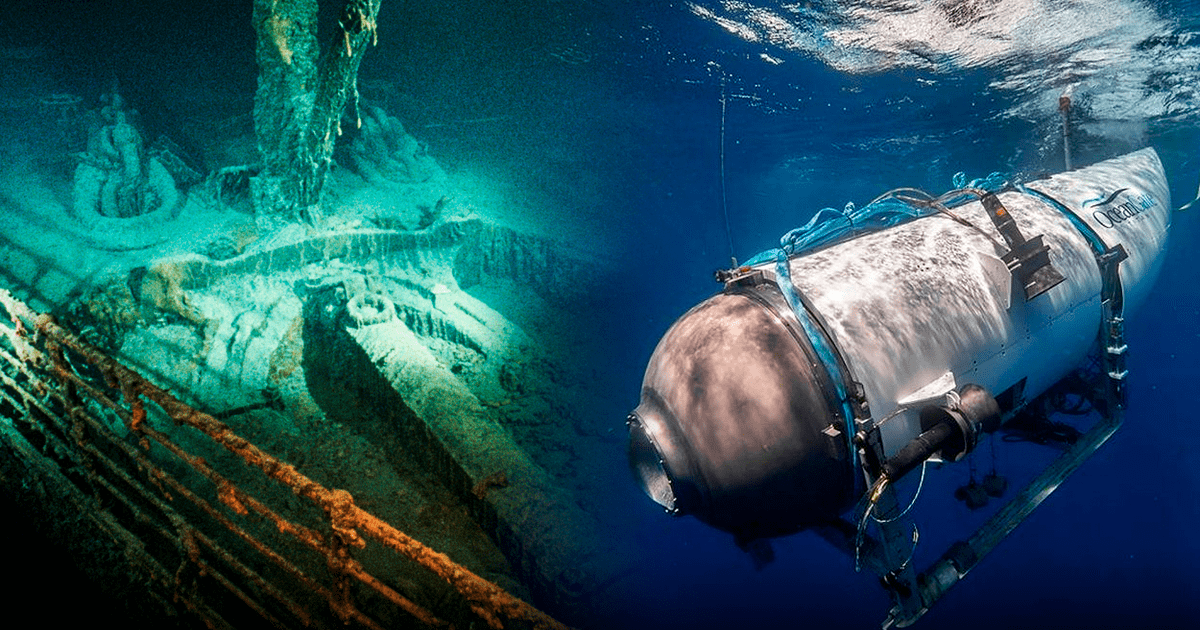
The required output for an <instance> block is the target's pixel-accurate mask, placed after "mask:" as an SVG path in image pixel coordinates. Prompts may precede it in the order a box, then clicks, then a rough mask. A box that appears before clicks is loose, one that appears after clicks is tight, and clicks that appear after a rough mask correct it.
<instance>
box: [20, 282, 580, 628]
mask: <svg viewBox="0 0 1200 630" xmlns="http://www.w3.org/2000/svg"><path fill="white" fill-rule="evenodd" d="M0 306H3V307H4V309H5V310H6V311H7V313H6V315H7V316H6V317H3V318H0V320H7V321H8V322H11V325H9V324H7V323H0V333H2V334H3V337H4V338H5V339H6V340H7V342H8V343H7V344H0V406H4V407H11V411H12V413H11V414H8V415H11V416H17V418H14V422H13V424H14V426H17V424H18V423H19V424H20V425H21V426H20V428H21V429H23V430H22V431H21V433H22V434H23V435H26V434H27V435H30V436H31V437H34V438H35V439H34V440H33V442H35V443H40V450H41V452H42V455H43V456H44V457H46V458H48V459H50V460H53V461H55V462H57V465H58V467H59V468H61V469H63V472H64V473H65V474H66V475H67V478H69V479H71V480H72V481H73V482H75V483H74V485H75V486H77V487H78V488H79V489H80V490H81V491H82V492H83V493H85V494H90V495H92V497H94V499H93V500H92V501H91V503H92V505H91V506H89V507H90V508H91V509H92V510H93V511H94V512H96V513H97V515H98V518H96V519H94V520H96V521H98V522H99V523H100V524H101V527H102V528H103V529H104V530H105V531H106V532H107V533H108V534H109V535H110V537H111V538H112V539H113V540H114V541H116V543H117V544H118V545H120V546H122V547H123V548H124V549H125V552H126V555H127V556H128V557H129V558H130V561H131V562H132V563H133V564H134V566H135V567H137V568H140V569H143V570H145V571H146V572H148V573H149V575H150V577H151V579H152V580H153V581H154V582H157V584H158V585H159V586H160V587H162V588H163V589H164V590H165V591H166V592H169V593H170V598H171V599H172V600H174V601H175V602H179V603H180V604H181V605H182V606H183V608H184V609H186V610H189V611H191V612H192V613H194V614H196V615H198V616H199V617H200V618H201V619H202V620H203V621H204V622H205V623H206V625H208V626H209V627H216V628H232V627H236V626H238V625H240V623H239V621H238V620H237V619H233V620H230V619H226V618H224V616H223V614H222V613H227V611H229V610H231V609H234V608H236V606H235V605H234V603H235V602H240V603H241V604H242V605H243V606H244V609H243V610H249V611H251V612H252V613H253V614H254V615H257V616H258V617H259V618H261V620H263V621H265V622H266V623H268V624H270V625H271V626H274V627H280V628H286V627H294V626H305V627H309V626H316V627H338V626H343V625H345V624H357V625H358V626H361V627H366V628H371V629H372V630H375V629H380V630H381V629H382V628H384V627H385V626H387V625H391V624H393V623H395V624H398V625H404V626H425V627H447V626H449V627H453V626H452V624H451V623H449V622H447V621H445V620H443V619H441V618H439V617H438V616H436V615H435V614H434V613H432V612H430V611H429V610H427V609H425V608H424V607H422V606H420V605H418V604H416V603H414V602H413V601H410V600H409V599H408V598H406V597H405V596H403V595H401V594H400V593H399V592H397V591H396V590H395V589H393V588H392V587H390V586H388V585H387V584H385V583H384V582H383V581H382V580H380V579H379V578H377V577H375V576H373V575H372V574H370V573H368V571H367V570H366V569H365V568H364V566H363V565H362V563H361V562H360V561H359V560H357V559H356V558H355V557H353V554H352V550H353V549H362V548H364V547H365V546H366V544H367V539H372V540H374V541H377V542H378V543H380V544H381V545H382V546H383V547H385V548H387V549H388V550H390V551H391V552H393V553H394V554H399V555H400V556H403V557H405V558H407V559H409V560H411V561H412V562H415V563H416V564H419V565H421V566H422V567H424V568H425V569H427V570H428V571H431V572H432V573H433V574H435V575H436V576H438V577H440V578H441V579H442V580H444V581H445V582H447V583H449V584H450V585H451V586H452V587H453V588H454V589H455V590H456V591H457V592H458V594H459V595H461V598H462V601H461V602H459V603H458V604H450V606H452V607H454V606H457V607H458V609H460V610H461V609H463V608H464V607H465V608H469V610H470V611H471V613H473V614H474V615H476V616H478V617H479V618H481V619H482V620H484V621H485V622H486V623H487V624H488V625H489V626H490V627H492V628H503V627H504V623H503V622H502V620H509V621H515V622H517V625H518V626H519V627H530V628H536V629H539V630H541V629H552V630H566V626H565V625H563V624H562V623H560V622H558V621H556V620H555V619H553V618H551V617H549V616H548V615H546V614H545V613H543V612H541V611H539V610H537V609H536V608H534V607H533V606H531V605H529V604H527V603H526V602H524V601H522V600H520V599H518V598H516V597H514V596H512V595H511V594H509V593H508V592H506V591H504V590H503V589H501V588H500V587H498V586H496V585H495V584H493V583H492V582H489V581H487V580H485V579H483V578H481V577H479V576H478V575H476V574H474V573H472V572H471V571H469V570H468V569H466V568H464V567H463V566H461V565H458V564H456V563H454V562H453V561H451V560H450V559H449V558H448V557H447V556H445V555H444V554H441V553H439V552H437V551H434V550H433V549H431V548H429V547H427V546H426V545H424V544H422V543H421V542H420V541H417V540H415V539H413V538H412V537H410V536H408V535H407V534H405V533H404V532H401V531H399V530H397V529H396V528H394V527H392V526H391V525H389V524H388V523H387V522H385V521H383V520H381V519H379V518H378V517H375V516H373V515H372V514H370V513H368V512H367V511H365V510H363V509H362V508H360V507H359V506H358V505H357V504H356V503H355V501H354V498H353V497H352V496H351V495H350V493H348V492H346V491H344V490H337V489H328V488H325V487H324V486H322V485H320V484H318V483H316V482H314V481H313V480H311V479H309V478H308V477H306V476H305V475H303V474H301V473H300V472H299V471H297V470H296V468H295V467H293V466H292V465H290V464H288V463H286V462H284V461H281V460H279V459H277V458H275V457H273V456H271V455H270V454H268V453H266V452H264V451H262V450H261V449H259V448H258V447H257V446H255V445H254V444H252V443H250V442H248V441H247V440H245V439H243V438H241V437H239V436H238V435H236V434H235V433H234V432H233V431H232V430H231V429H230V428H229V427H228V426H227V425H225V424H224V423H222V422H221V421H219V420H217V419H215V418H213V417H212V416H210V415H208V414H206V413H204V412H201V411H198V410H196V409H193V408H192V407H189V406H188V405H186V404H184V403H182V402H180V401H179V400H178V399H176V398H175V397H174V396H172V395H171V394H170V393H168V392H166V391H164V390H163V389H161V388H159V387H157V386H156V385H154V384H153V383H151V382H149V381H148V380H146V379H145V378H144V377H142V376H141V375H139V374H138V373H136V372H134V371H133V370H131V369H129V368H128V367H125V366H124V365H122V364H120V363H118V362H117V361H115V360H114V359H112V358H111V357H108V356H107V355H105V354H104V353H103V352H101V351H100V350H98V349H97V348H95V347H93V346H91V345H89V344H87V343H86V342H84V341H82V340H81V339H79V338H78V337H76V336H75V335H74V334H72V333H70V332H68V331H67V330H65V329H63V328H62V327H61V326H59V325H58V324H56V323H55V322H54V321H53V319H52V318H51V317H50V316H48V315H44V314H39V313H36V312H34V311H32V310H31V309H30V308H29V307H27V306H26V305H25V304H23V303H22V302H20V301H19V300H17V299H15V298H14V297H13V296H12V295H11V294H10V293H9V292H8V291H6V290H0ZM150 405H153V406H156V407H157V408H158V409H159V410H161V412H162V413H163V414H165V416H166V417H169V418H170V419H171V420H173V421H174V423H175V424H176V425H177V426H181V427H182V426H187V427H191V428H193V429H195V430H196V431H198V432H199V436H197V437H196V439H201V440H203V439H204V438H202V437H200V436H207V438H208V440H211V442H212V443H213V444H216V445H219V447H221V448H223V449H224V450H226V451H228V452H229V453H232V454H234V455H236V456H238V457H239V458H241V459H242V460H243V461H245V462H246V464H248V465H249V466H251V467H252V468H257V469H258V470H260V471H261V472H262V473H263V474H265V475H266V477H268V478H270V479H271V480H273V481H274V482H277V484H280V485H281V486H282V487H283V488H286V489H289V490H290V491H291V493H292V494H294V495H296V496H298V497H301V498H303V499H306V500H307V501H308V502H310V503H311V504H312V505H313V506H316V508H317V509H319V511H320V512H321V516H320V517H318V520H319V521H320V523H321V525H320V526H319V527H314V526H311V525H305V524H301V523H299V522H296V521H294V520H289V518H288V517H285V516H284V515H283V514H281V513H280V512H278V511H276V510H273V509H272V508H270V507H268V503H267V500H265V499H264V500H260V499H259V498H256V497H255V496H252V495H251V494H250V493H249V492H248V491H246V490H243V489H242V488H241V487H239V486H237V485H235V483H233V481H231V480H230V479H229V478H228V477H227V476H226V475H224V474H222V473H221V472H218V470H217V469H216V468H214V466H213V465H211V464H210V463H209V462H208V461H206V460H205V459H204V458H203V457H200V456H198V455H195V454H193V453H191V452H189V451H188V450H187V449H186V448H184V447H183V446H181V445H180V443H178V442H182V441H183V440H172V439H171V437H170V436H168V435H167V434H164V433H163V432H160V431H158V430H156V429H154V428H153V427H152V426H150V424H151V423H150V422H148V421H147V413H148V411H150V412H151V413H156V412H155V411H154V410H153V408H152V407H150ZM106 416H108V417H115V418H117V419H119V421H120V422H121V423H122V424H123V425H124V426H125V428H126V429H127V430H128V432H129V433H128V434H127V435H125V436H120V435H118V434H117V432H115V431H113V430H112V429H110V428H109V426H108V423H107V422H106V420H105V417H106ZM6 430H7V428H6ZM38 436H40V437H38ZM189 437H190V436H189ZM152 443H153V444H154V445H157V446H160V447H161V448H162V449H163V450H162V451H161V452H160V451H159V449H158V448H157V447H156V448H154V449H153V452H152ZM25 450H28V449H25ZM193 450H196V449H193ZM167 454H169V455H167ZM26 455H28V453H26ZM167 460H169V461H167ZM197 475H198V476H199V478H202V479H204V480H206V481H207V482H208V484H207V487H198V485H201V486H203V485H205V484H203V483H201V484H197V483H196V482H195V479H196V476H197ZM181 477H183V480H181ZM188 479H191V481H188ZM274 489H275V490H278V489H279V486H277V487H276V488H274ZM202 495H208V497H209V498H206V497H205V496H202ZM176 499H181V500H176ZM211 499H215V500H216V501H215V502H218V503H220V504H222V505H223V506H224V508H225V509H222V508H221V507H220V506H218V505H215V504H214V501H212V500H211ZM251 513H253V514H254V515H256V516H257V517H258V520H260V521H265V522H266V523H269V524H270V526H271V528H270V529H271V530H274V531H273V532H272V531H268V532H266V533H267V534H272V533H276V532H277V533H278V534H279V535H280V538H281V539H282V542H280V541H279V540H276V541H275V544H274V545H272V544H269V543H268V542H267V540H269V539H270V536H264V535H263V533H262V532H259V533H258V534H257V535H256V534H255V533H253V532H252V530H253V529H254V528H253V527H251V526H250V523H248V522H247V523H246V524H244V525H243V524H240V523H239V522H238V519H237V518H235V517H241V519H240V520H242V521H246V520H247V518H246V517H248V516H249V515H250V514H251ZM164 550H166V551H164ZM297 550H300V551H302V552H307V556H304V555H303V554H301V555H299V556H298V554H297ZM314 553H315V555H316V557H315V558H314V557H313V554H314ZM172 562H173V563H175V564H176V565H177V566H174V567H172V566H171V565H172ZM314 567H316V570H314ZM322 567H323V568H324V571H322V570H321V568H322ZM321 574H324V575H325V578H324V579H322V577H321ZM201 578H205V580H204V581H203V583H204V584H212V585H216V587H217V588H212V587H210V586H209V587H206V588H205V590H204V592H203V594H202V593H201V588H200V586H201V584H202V581H201ZM155 596H156V597H158V598H159V599H160V600H164V603H165V598H163V597H162V596H161V594H155ZM368 610H369V612H370V614H368V612H367V611H368ZM226 616H227V615H226ZM457 617H458V618H461V617H462V615H461V614H460V615H458V616H457ZM468 623H470V622H468ZM471 625H473V624H471Z"/></svg>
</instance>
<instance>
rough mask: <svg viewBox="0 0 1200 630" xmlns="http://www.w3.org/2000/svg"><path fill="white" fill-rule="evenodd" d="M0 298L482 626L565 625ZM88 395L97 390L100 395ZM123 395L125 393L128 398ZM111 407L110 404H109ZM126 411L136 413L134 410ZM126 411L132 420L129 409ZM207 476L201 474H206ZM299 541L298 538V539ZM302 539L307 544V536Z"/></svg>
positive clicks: (555, 629)
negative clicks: (467, 608) (454, 597)
mask: <svg viewBox="0 0 1200 630" xmlns="http://www.w3.org/2000/svg"><path fill="white" fill-rule="evenodd" d="M0 298H9V299H6V300H3V302H4V303H5V306H7V307H8V308H9V310H10V312H13V314H14V315H16V314H18V313H16V312H14V310H20V309H19V308H17V309H14V307H15V306H19V307H24V309H25V313H20V314H21V315H22V316H26V317H29V318H30V319H34V320H36V322H37V329H38V331H39V332H40V333H42V334H44V335H46V336H47V338H49V339H52V340H54V341H55V342H57V343H61V344H62V345H63V346H66V347H67V348H70V349H71V350H73V351H74V352H76V353H78V354H79V355H81V356H82V357H83V358H84V359H86V360H87V361H89V362H91V363H92V364H93V365H95V366H96V367H97V368H99V369H100V371H101V372H102V373H104V374H105V375H106V376H112V377H115V379H116V380H117V381H118V383H120V385H121V389H122V391H123V392H124V391H131V392H135V395H134V396H132V397H131V399H130V402H131V404H134V403H133V401H137V403H140V400H138V396H137V395H136V394H141V395H142V396H145V398H146V399H148V400H150V401H152V402H154V403H155V404H157V405H158V406H159V407H160V408H162V410H163V411H164V412H165V413H166V414H167V415H168V416H170V417H171V418H172V419H173V420H175V421H176V422H178V423H180V424H186V425H188V426H191V427H193V428H195V429H197V430H199V431H201V432H203V433H204V434H205V435H208V436H209V437H210V438H212V439H213V440H214V441H216V442H217V443H219V444H221V445H222V446H223V447H225V449H226V450H228V451H230V452H232V453H234V454H236V455H238V456H239V457H241V458H242V459H243V460H245V461H246V462H247V463H250V464H252V465H254V466H256V467H258V468H259V469H261V470H262V471H263V472H264V473H266V474H267V475H268V476H269V477H271V478H273V479H276V480H277V481H279V482H281V483H283V484H285V485H287V486H288V487H290V488H291V489H292V490H293V492H295V493H296V494H297V495H299V496H302V497H305V498H306V499H308V500H310V501H313V502H314V503H316V504H317V505H319V506H321V507H322V508H324V509H325V510H326V512H327V513H328V514H329V515H330V518H331V521H332V524H333V529H334V532H335V533H336V534H338V536H339V537H340V538H342V539H343V540H345V541H346V542H347V543H348V544H352V545H354V546H357V547H362V546H364V545H365V544H366V543H365V542H363V540H362V539H361V537H359V535H358V532H357V531H356V530H355V529H354V528H359V529H361V530H363V531H364V532H366V533H367V534H368V535H370V536H371V537H373V538H375V539H376V540H379V541H380V542H382V543H383V544H385V545H386V546H388V547H390V548H392V549H394V550H395V551H397V552H399V553H401V554H403V555H405V556H407V557H408V558H410V559H412V560H413V561H415V562H417V563H419V564H421V565H422V566H424V567H426V568H427V569H429V570H430V571H432V572H434V573H435V574H437V575H438V576H439V577H441V578H442V579H444V580H446V581H447V582H449V583H450V584H451V585H453V586H454V587H455V589H457V590H458V591H459V593H460V594H462V596H463V597H465V598H466V599H467V601H468V602H470V604H471V607H472V609H474V610H476V611H477V613H478V614H480V616H481V617H483V618H484V619H485V620H486V621H487V622H488V624H489V625H492V626H493V627H499V620H498V619H496V618H495V617H496V616H497V615H498V614H499V615H504V616H505V617H509V618H512V619H519V620H523V621H526V622H529V623H530V624H532V626H533V627H534V628H537V629H539V630H541V629H549V630H568V627H567V626H566V625H564V624H562V623H560V622H559V621H557V620H555V619H553V618H552V617H550V616H548V615H546V614H545V613H543V612H541V611H540V610H538V609H536V608H534V607H533V606H531V605H529V604H528V603H526V602H524V601H522V600H521V599H519V598H516V597H513V596H512V595H511V594H509V593H508V592H507V591H505V590H503V589H501V588H500V587H499V586H496V585H495V584H493V583H492V582H489V581H488V580H485V579H483V578H482V577H480V576H478V575H476V574H475V573H472V572H471V571H469V570H467V569H466V568H465V567H463V566H461V565H459V564H456V563H455V562H453V561H452V560H450V558H449V557H447V556H446V555H445V554H442V553H439V552H437V551H434V550H433V549H431V548H430V547H428V546H426V545H425V544H423V543H421V542H420V541H418V540H416V539H414V538H412V537H411V536H408V535H407V534H405V533H403V532H401V531H399V530H397V529H395V528H394V527H392V526H391V525H389V524H388V523H387V522H386V521H383V520H382V519H379V518H378V517H376V516H374V515H372V514H370V513H369V512H367V511H365V510H363V509H362V508H360V507H359V506H358V505H356V504H355V503H354V500H353V497H351V495H350V493H348V492H346V491H345V490H329V489H326V488H325V487H324V486H322V485H320V484H318V483H316V482H315V481H313V480H311V479H309V478H308V477H307V476H305V475H303V474H302V473H300V472H299V471H297V470H296V468H295V467H294V466H292V465H290V464H287V463H286V462H283V461H281V460H279V459H276V458H275V457H273V456H271V455H270V454H268V453H266V452H264V451H263V450H261V449H259V448H258V447H257V446H255V445H254V444H252V443H250V442H248V441H247V440H245V439H244V438H242V437H240V436H238V435H237V434H235V433H234V432H233V431H232V430H231V429H230V428H229V427H228V425H226V424H225V423H223V422H221V421H219V420H217V419H216V418H214V417H212V416H210V415H208V414H206V413H203V412H200V411H197V410H196V409H193V408H192V407H190V406H188V405H186V404H184V403H183V402H181V401H180V400H179V399H177V398H175V396H173V395H171V394H170V393H169V392H167V391H165V390H163V389H161V388H159V387H158V386H157V385H155V384H153V383H151V382H150V381H148V380H146V379H145V378H144V377H142V376H141V375H140V374H138V373H137V372H134V371H133V370H131V369H129V368H127V367H125V366H124V365H121V364H120V363H118V362H117V361H115V360H114V359H112V358H111V357H108V356H107V355H105V354H103V353H102V352H100V351H99V350H97V349H96V348H94V347H92V346H91V345H90V344H88V343H86V342H84V341H82V340H81V339H79V338H78V337H76V336H75V335H74V334H72V333H70V332H69V331H67V330H66V329H64V328H62V327H61V326H59V325H58V324H57V323H55V322H54V321H53V319H51V318H50V317H48V316H44V315H37V314H36V313H34V312H33V311H32V310H29V309H28V307H25V306H24V305H23V304H20V303H19V302H15V300H12V299H11V297H10V296H8V294H7V292H6V291H0ZM10 302H12V303H10ZM56 354H57V353H56ZM55 359H56V360H55V363H59V362H60V361H61V357H55ZM57 367H58V368H59V369H57V370H56V372H57V373H59V374H61V375H62V376H65V377H67V378H68V380H70V381H72V382H74V383H77V384H80V385H83V386H84V387H86V388H88V389H90V390H92V391H95V390H94V388H91V386H90V385H88V384H87V383H84V382H83V381H82V380H80V379H79V378H78V377H77V376H76V375H75V374H73V373H72V372H71V371H70V370H69V369H67V368H66V367H65V366H62V365H59V366H57ZM95 393H97V394H99V393H100V392H95ZM101 397H102V395H101ZM127 398H129V397H128V396H127ZM103 401H104V402H106V404H110V402H111V401H107V399H103ZM114 408H117V407H116V406H114ZM117 409H119V408H117ZM122 411H123V410H122ZM133 413H136V410H135V411H134V412H133ZM143 414H144V411H143ZM130 415H131V417H132V415H133V414H130ZM139 431H140V432H141V433H143V434H144V435H147V436H149V437H151V438H153V439H154V440H155V441H157V442H159V443H160V444H162V445H163V446H166V447H167V448H168V449H170V450H172V452H174V453H175V454H176V455H177V456H179V457H181V458H183V459H184V460H186V461H188V463H189V464H191V465H193V467H196V466H197V465H199V466H201V467H203V468H204V469H206V470H208V471H209V472H211V473H212V474H216V473H215V471H211V469H209V468H208V466H207V464H205V463H204V462H203V460H201V459H200V458H196V457H193V456H191V455H189V454H187V453H186V452H183V451H182V450H181V449H179V448H178V447H177V446H175V445H174V444H173V443H171V442H170V441H169V440H167V439H166V437H165V436H162V435H161V434H159V433H158V432H157V431H154V430H153V429H151V428H149V427H147V426H145V425H144V424H141V426H140V428H139ZM196 460H199V461H196ZM197 470H200V468H197ZM201 472H203V471H201ZM206 476H208V475H207V474H206ZM211 478H212V477H210V479H211ZM237 498H238V499H240V500H242V501H244V502H245V504H246V505H249V506H250V507H251V508H252V509H254V510H255V511H256V512H257V511H259V509H260V508H261V509H262V510H263V512H260V513H263V514H268V515H269V516H270V517H271V518H273V519H276V518H278V519H279V520H276V525H277V526H278V527H279V528H280V531H284V530H285V527H286V528H287V529H288V530H289V531H291V529H292V528H297V529H299V530H300V531H302V532H303V531H305V530H307V528H302V527H300V526H298V525H295V524H293V523H289V522H287V521H286V520H283V519H282V518H280V517H278V516H277V515H275V513H274V512H271V511H270V510H269V508H266V507H265V506H262V505H261V504H257V502H256V501H253V500H252V499H250V497H248V496H246V495H244V494H243V493H240V492H239V493H238V495H237ZM256 504H257V505H256ZM235 509H236V508H235ZM285 524H286V525H285ZM301 538H304V537H303V536H302V537H301ZM305 542H309V541H307V540H306V541H305Z"/></svg>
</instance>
